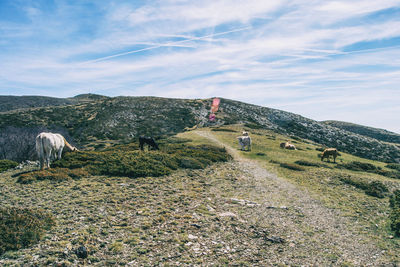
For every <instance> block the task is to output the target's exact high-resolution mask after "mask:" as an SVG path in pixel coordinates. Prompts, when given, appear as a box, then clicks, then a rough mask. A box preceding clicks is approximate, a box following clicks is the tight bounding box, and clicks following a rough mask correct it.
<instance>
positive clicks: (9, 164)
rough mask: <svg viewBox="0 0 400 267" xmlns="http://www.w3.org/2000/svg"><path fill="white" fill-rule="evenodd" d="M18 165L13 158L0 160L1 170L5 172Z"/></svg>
mask: <svg viewBox="0 0 400 267" xmlns="http://www.w3.org/2000/svg"><path fill="white" fill-rule="evenodd" d="M17 166H18V163H17V162H15V161H13V160H8V159H2V160H0V172H4V171H6V170H9V169H12V168H15V167H17Z"/></svg>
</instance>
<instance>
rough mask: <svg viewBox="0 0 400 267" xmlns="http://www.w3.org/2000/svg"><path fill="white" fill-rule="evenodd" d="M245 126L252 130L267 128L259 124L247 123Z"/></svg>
mask: <svg viewBox="0 0 400 267" xmlns="http://www.w3.org/2000/svg"><path fill="white" fill-rule="evenodd" d="M244 126H245V127H248V128H250V129H264V128H265V126H263V125H261V124H258V123H254V122H248V123H245V124H244Z"/></svg>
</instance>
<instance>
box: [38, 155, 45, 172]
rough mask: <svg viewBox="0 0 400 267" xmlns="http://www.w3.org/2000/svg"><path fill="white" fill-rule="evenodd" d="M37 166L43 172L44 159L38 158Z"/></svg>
mask: <svg viewBox="0 0 400 267" xmlns="http://www.w3.org/2000/svg"><path fill="white" fill-rule="evenodd" d="M39 166H40V170H41V171H43V170H44V157H43V156H41V157H39Z"/></svg>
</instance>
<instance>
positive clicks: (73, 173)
mask: <svg viewBox="0 0 400 267" xmlns="http://www.w3.org/2000/svg"><path fill="white" fill-rule="evenodd" d="M87 176H89V173H88V172H87V171H86V170H84V169H81V168H79V169H67V168H55V169H46V170H41V171H32V172H27V173H23V174H21V175H19V177H18V180H17V182H18V183H21V184H29V183H32V182H34V181H41V180H51V181H64V180H70V179H75V180H77V179H80V178H83V177H87Z"/></svg>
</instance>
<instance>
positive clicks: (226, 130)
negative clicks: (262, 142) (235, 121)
mask: <svg viewBox="0 0 400 267" xmlns="http://www.w3.org/2000/svg"><path fill="white" fill-rule="evenodd" d="M211 131H214V132H230V133H237V132H238V131H235V130H232V129H227V128H212V129H211Z"/></svg>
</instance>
